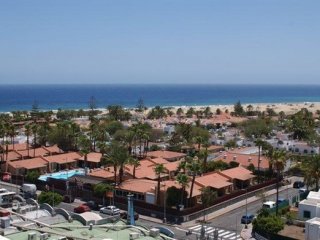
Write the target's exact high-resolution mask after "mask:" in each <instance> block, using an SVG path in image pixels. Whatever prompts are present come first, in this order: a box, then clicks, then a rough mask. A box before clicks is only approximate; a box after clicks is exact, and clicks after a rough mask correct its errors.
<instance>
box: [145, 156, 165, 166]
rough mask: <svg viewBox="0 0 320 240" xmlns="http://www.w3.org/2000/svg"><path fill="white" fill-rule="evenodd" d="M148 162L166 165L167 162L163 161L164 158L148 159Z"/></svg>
mask: <svg viewBox="0 0 320 240" xmlns="http://www.w3.org/2000/svg"><path fill="white" fill-rule="evenodd" d="M148 160H149V161H150V162H153V163H154V164H166V163H168V161H167V160H165V159H164V158H159V157H158V158H150V159H148Z"/></svg>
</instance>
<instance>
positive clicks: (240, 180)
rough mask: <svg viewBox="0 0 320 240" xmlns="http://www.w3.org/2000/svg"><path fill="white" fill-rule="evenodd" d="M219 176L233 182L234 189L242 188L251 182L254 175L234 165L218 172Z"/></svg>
mask: <svg viewBox="0 0 320 240" xmlns="http://www.w3.org/2000/svg"><path fill="white" fill-rule="evenodd" d="M218 173H219V174H220V175H221V176H223V177H226V178H227V179H229V181H230V182H232V183H233V187H234V189H244V188H246V187H248V186H250V185H251V184H252V180H253V179H254V178H255V175H253V174H252V172H251V171H249V170H248V169H246V168H243V167H235V168H230V169H227V170H223V171H219V172H218Z"/></svg>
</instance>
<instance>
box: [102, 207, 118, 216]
mask: <svg viewBox="0 0 320 240" xmlns="http://www.w3.org/2000/svg"><path fill="white" fill-rule="evenodd" d="M100 212H101V213H104V214H108V215H112V216H113V215H119V214H120V209H119V208H117V207H116V206H107V207H102V208H100Z"/></svg>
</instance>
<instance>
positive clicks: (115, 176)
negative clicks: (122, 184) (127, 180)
mask: <svg viewBox="0 0 320 240" xmlns="http://www.w3.org/2000/svg"><path fill="white" fill-rule="evenodd" d="M117 170H118V168H117V165H116V164H114V165H113V171H114V179H113V181H114V184H115V185H117Z"/></svg>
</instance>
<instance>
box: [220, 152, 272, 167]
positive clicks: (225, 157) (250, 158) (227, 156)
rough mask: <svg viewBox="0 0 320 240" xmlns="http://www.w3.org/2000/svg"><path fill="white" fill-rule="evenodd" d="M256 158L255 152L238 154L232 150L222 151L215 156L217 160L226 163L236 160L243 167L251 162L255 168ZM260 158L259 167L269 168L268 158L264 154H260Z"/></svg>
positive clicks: (256, 164)
mask: <svg viewBox="0 0 320 240" xmlns="http://www.w3.org/2000/svg"><path fill="white" fill-rule="evenodd" d="M258 159H259V156H258V155H256V154H239V153H232V152H224V153H222V154H221V155H220V156H219V157H218V158H217V160H222V161H223V162H226V163H230V162H231V161H235V162H238V163H239V164H240V166H243V167H248V166H249V165H250V164H251V163H252V164H253V165H254V167H255V168H256V169H257V168H258ZM260 159H261V162H260V168H261V169H269V161H268V159H267V158H266V157H265V156H260Z"/></svg>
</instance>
